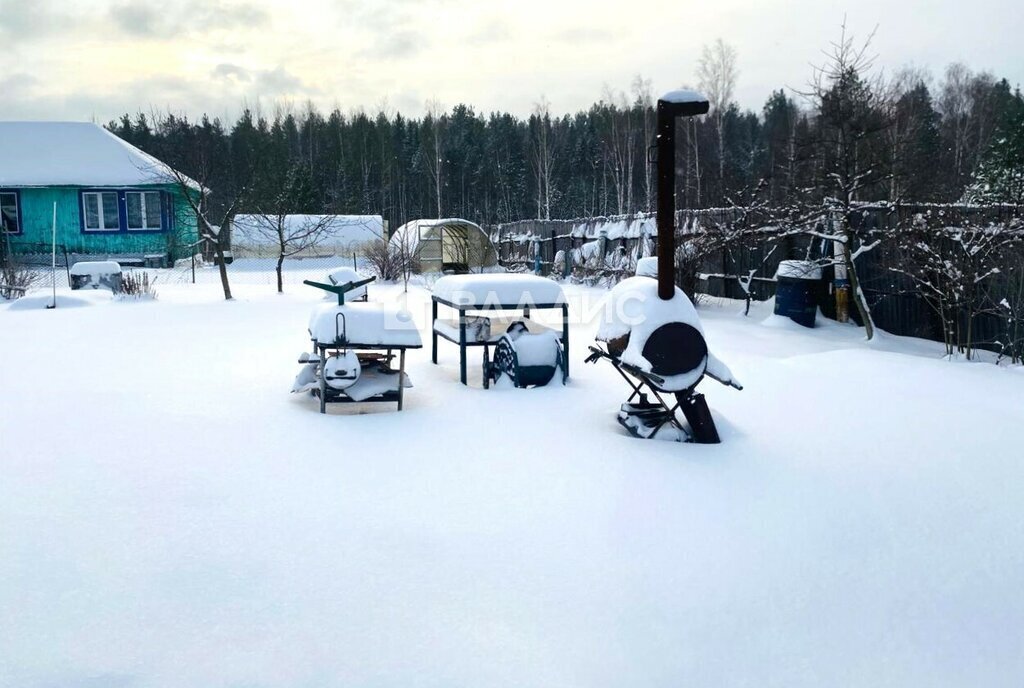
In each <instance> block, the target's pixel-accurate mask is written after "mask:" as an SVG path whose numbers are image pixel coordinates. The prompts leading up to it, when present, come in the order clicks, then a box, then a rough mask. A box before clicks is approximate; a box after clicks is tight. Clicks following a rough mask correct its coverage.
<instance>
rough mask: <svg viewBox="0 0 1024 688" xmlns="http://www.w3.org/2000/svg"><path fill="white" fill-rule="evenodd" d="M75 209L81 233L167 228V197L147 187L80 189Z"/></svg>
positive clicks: (145, 230) (147, 230) (163, 193)
mask: <svg viewBox="0 0 1024 688" xmlns="http://www.w3.org/2000/svg"><path fill="white" fill-rule="evenodd" d="M78 195H79V212H80V214H81V222H80V225H81V231H82V233H83V234H109V233H112V232H133V233H134V232H164V231H167V230H168V229H170V228H171V222H170V212H169V210H168V208H169V206H170V198H169V197H168V195H167V194H166V193H165V192H163V191H152V190H148V189H82V190H81V191H80V192H79V194H78Z"/></svg>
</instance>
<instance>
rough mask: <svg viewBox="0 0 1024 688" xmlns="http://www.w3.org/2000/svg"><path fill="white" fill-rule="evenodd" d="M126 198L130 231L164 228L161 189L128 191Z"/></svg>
mask: <svg viewBox="0 0 1024 688" xmlns="http://www.w3.org/2000/svg"><path fill="white" fill-rule="evenodd" d="M124 200H125V206H126V207H127V211H128V212H127V215H128V230H129V231H131V230H150V231H154V230H160V229H163V222H162V220H163V213H162V212H161V209H162V207H161V204H160V192H159V191H126V192H125V194H124Z"/></svg>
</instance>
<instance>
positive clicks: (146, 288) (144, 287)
mask: <svg viewBox="0 0 1024 688" xmlns="http://www.w3.org/2000/svg"><path fill="white" fill-rule="evenodd" d="M157 279H158V278H155V277H154V278H153V280H152V281H151V280H150V279H149V273H148V272H141V273H137V272H125V273H123V274H122V275H121V293H120V294H119V295H118V298H122V299H136V300H140V301H141V300H146V299H155V298H156V290H155V289H153V285H154V284H156V280H157Z"/></svg>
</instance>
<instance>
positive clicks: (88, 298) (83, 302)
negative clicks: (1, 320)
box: [7, 291, 113, 311]
mask: <svg viewBox="0 0 1024 688" xmlns="http://www.w3.org/2000/svg"><path fill="white" fill-rule="evenodd" d="M112 298H113V296H112V295H111V293H110V292H109V291H87V292H76V293H75V295H74V296H72V295H70V294H57V308H81V307H83V306H95V305H98V304H102V303H110V301H111V300H112ZM52 304H53V295H52V294H34V295H32V296H23V297H22V298H20V299H17V300H16V301H12V302H11V303H10V305H8V306H7V310H9V311H32V310H40V309H46V308H49V307H50V306H51V305H52Z"/></svg>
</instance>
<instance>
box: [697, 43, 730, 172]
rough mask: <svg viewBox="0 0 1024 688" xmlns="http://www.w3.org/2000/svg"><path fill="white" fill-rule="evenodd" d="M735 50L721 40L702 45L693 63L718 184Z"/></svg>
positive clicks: (722, 166) (722, 169)
mask: <svg viewBox="0 0 1024 688" xmlns="http://www.w3.org/2000/svg"><path fill="white" fill-rule="evenodd" d="M738 76H739V72H738V70H737V69H736V49H735V48H733V47H732V46H731V45H729V44H727V43H726V42H725V41H723V40H722V39H721V38H718V39H716V40H715V42H714V43H712V44H711V45H705V46H704V48H703V49H702V50H701V54H700V59H699V60H698V61H697V87H698V89H699V90H700V92H701V94H703V95H704V97H705V98H707V99H708V103H709V104H710V105H711V112H710V114H709V116H710V117H711V121H712V122H713V123H714V127H715V134H716V137H717V143H718V181H719V184H721V183H722V181H723V180H724V179H725V113H726V111H728V109H729V105H730V104H731V103H732V101H733V95H734V93H735V91H736V79H737V78H738Z"/></svg>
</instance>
